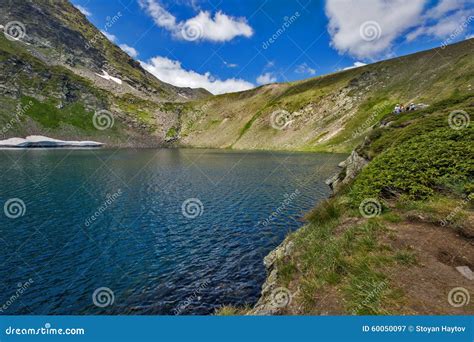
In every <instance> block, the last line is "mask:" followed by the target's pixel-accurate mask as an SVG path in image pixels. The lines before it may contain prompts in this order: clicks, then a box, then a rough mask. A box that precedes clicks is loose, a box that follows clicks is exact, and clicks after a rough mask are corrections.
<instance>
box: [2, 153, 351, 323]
mask: <svg viewBox="0 0 474 342" xmlns="http://www.w3.org/2000/svg"><path fill="white" fill-rule="evenodd" d="M343 158H344V156H342V155H331V154H304V153H273V152H250V153H247V152H233V151H218V150H187V149H175V150H169V149H162V150H118V151H117V150H44V149H38V150H9V151H5V150H2V151H0V170H1V175H2V177H1V180H0V203H1V207H0V210H1V209H3V210H2V211H0V263H1V264H0V279H1V289H0V314H38V315H40V314H41V315H43V314H209V313H213V312H214V310H215V308H217V307H219V306H220V305H226V304H232V305H243V304H253V303H255V302H256V300H257V299H258V296H259V293H260V287H261V285H262V283H263V281H264V279H265V269H264V267H263V264H262V260H263V257H264V256H265V255H266V254H268V253H269V252H270V251H271V250H272V249H273V248H274V247H275V246H277V245H278V244H279V243H280V242H281V241H282V240H283V239H284V237H285V236H286V235H287V234H288V232H290V231H293V230H295V229H297V228H298V227H300V226H301V225H302V223H301V222H300V220H299V218H301V216H302V215H303V213H304V212H305V211H307V210H308V209H309V208H311V207H312V206H313V205H314V204H315V203H316V202H317V201H319V200H321V199H322V198H325V197H327V196H328V195H329V189H328V187H327V186H326V185H325V184H324V180H325V179H326V178H327V177H329V176H330V175H331V174H332V173H333V172H334V171H335V170H336V165H337V164H338V163H339V162H340V161H341V160H342V159H343ZM189 199H191V200H189ZM9 200H10V202H8V201H9ZM18 200H21V201H23V203H24V206H23V204H22V203H21V202H20V201H18ZM186 200H188V202H190V203H191V204H190V205H189V206H188V207H185V208H184V211H183V202H185V201H186ZM4 206H5V207H4ZM7 215H8V216H10V217H8V216H7ZM16 216H18V217H16ZM15 217H16V218H15ZM101 287H106V288H108V289H110V291H111V292H108V293H107V294H106V295H104V296H102V298H98V297H101V296H96V303H97V302H98V303H99V306H97V305H95V303H94V301H93V293H94V291H96V290H97V289H98V288H101ZM20 290H21V291H20ZM100 291H102V290H100ZM107 291H108V290H107ZM112 293H113V303H112V300H111V298H112V296H111V294H112ZM103 304H109V305H108V306H105V307H100V305H103ZM2 305H3V306H2Z"/></svg>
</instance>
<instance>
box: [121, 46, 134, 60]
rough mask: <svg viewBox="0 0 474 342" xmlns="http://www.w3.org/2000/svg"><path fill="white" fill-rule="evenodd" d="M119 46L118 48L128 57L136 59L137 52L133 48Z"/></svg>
mask: <svg viewBox="0 0 474 342" xmlns="http://www.w3.org/2000/svg"><path fill="white" fill-rule="evenodd" d="M119 46H120V48H121V49H122V50H123V51H125V52H126V53H127V54H128V55H129V56H130V57H132V58H136V57H137V56H138V51H137V50H136V49H135V48H133V47H131V46H129V45H127V44H120V45H119Z"/></svg>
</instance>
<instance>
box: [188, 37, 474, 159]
mask: <svg viewBox="0 0 474 342" xmlns="http://www.w3.org/2000/svg"><path fill="white" fill-rule="evenodd" d="M473 46H474V40H473V39H471V40H468V41H463V42H461V43H458V44H454V45H450V46H448V47H446V48H444V49H441V48H437V49H434V50H429V51H424V52H420V53H416V54H413V55H409V56H405V57H401V58H396V59H392V60H387V61H383V62H379V63H375V64H371V65H367V66H364V67H361V68H357V69H352V70H347V71H341V72H337V73H335V74H331V75H326V76H321V77H316V78H313V79H309V80H305V81H300V82H294V83H285V84H271V85H267V86H263V87H259V88H257V89H253V90H249V91H246V92H241V93H236V94H226V95H221V96H215V97H212V98H208V99H205V100H201V101H196V102H193V103H191V104H190V105H189V106H188V107H187V108H186V110H185V111H184V113H183V115H182V119H181V122H182V124H181V130H180V132H179V135H180V142H181V144H183V145H186V146H199V147H216V148H234V149H275V150H276V149H286V150H303V151H336V152H350V151H351V150H352V149H353V148H354V147H355V146H357V145H358V144H359V143H361V142H362V140H363V139H364V137H365V135H366V133H367V132H368V131H369V130H370V129H371V127H372V126H373V125H375V124H377V123H378V122H379V120H380V119H381V118H382V117H383V116H384V115H386V114H387V113H390V112H391V111H392V109H393V107H394V106H395V104H397V103H405V104H407V103H411V102H414V103H425V104H431V103H433V101H439V100H442V99H445V98H448V97H450V96H451V95H452V94H453V93H455V92H459V93H472V89H473V86H474V84H473V78H474V75H473V73H474V58H473V57H474V53H473V51H474V49H473Z"/></svg>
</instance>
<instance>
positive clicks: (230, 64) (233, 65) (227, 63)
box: [224, 61, 239, 68]
mask: <svg viewBox="0 0 474 342" xmlns="http://www.w3.org/2000/svg"><path fill="white" fill-rule="evenodd" d="M224 64H225V66H226V67H228V68H237V67H238V66H239V65H238V64H236V63H229V62H226V61H224Z"/></svg>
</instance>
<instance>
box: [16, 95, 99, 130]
mask: <svg viewBox="0 0 474 342" xmlns="http://www.w3.org/2000/svg"><path fill="white" fill-rule="evenodd" d="M21 103H22V105H23V106H24V108H26V111H25V114H26V115H27V116H29V117H31V118H32V119H33V120H35V121H37V122H39V123H40V124H41V125H42V126H43V127H45V128H50V129H55V128H59V127H61V125H63V124H69V125H72V126H74V127H77V128H79V129H82V130H84V131H93V130H95V128H94V125H93V121H92V117H93V115H94V113H93V112H89V111H87V110H85V108H84V106H83V105H82V104H81V103H79V102H75V103H72V104H69V105H66V106H65V107H64V108H61V109H58V108H57V106H56V104H55V103H54V102H53V101H48V102H40V101H38V100H36V99H35V98H32V97H27V96H24V97H23V98H22V99H21ZM29 103H31V104H32V105H28V104H29Z"/></svg>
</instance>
